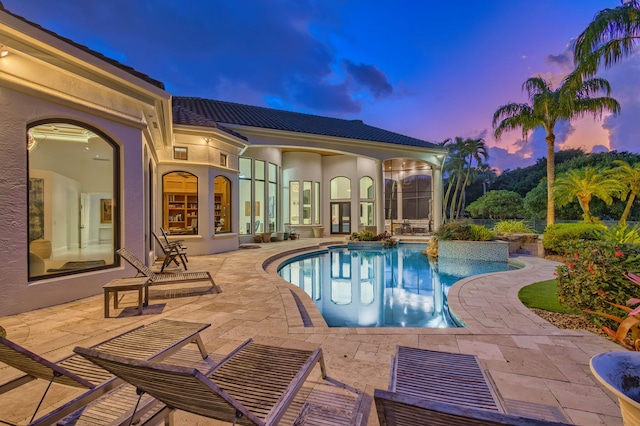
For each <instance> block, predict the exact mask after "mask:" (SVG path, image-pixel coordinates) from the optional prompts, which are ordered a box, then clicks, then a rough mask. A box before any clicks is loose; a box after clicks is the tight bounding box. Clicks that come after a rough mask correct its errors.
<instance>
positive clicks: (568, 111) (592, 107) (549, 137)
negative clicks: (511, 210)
mask: <svg viewBox="0 0 640 426" xmlns="http://www.w3.org/2000/svg"><path fill="white" fill-rule="evenodd" d="M522 89H523V90H526V91H527V93H528V95H529V101H530V104H516V103H511V104H507V105H503V106H501V107H499V108H498V110H497V111H496V112H495V113H494V114H493V128H494V129H495V130H494V136H495V138H496V139H499V138H500V137H501V136H502V134H503V133H504V132H506V131H509V130H515V129H518V128H521V129H522V137H523V138H524V139H525V140H526V139H527V136H528V135H529V132H530V131H532V130H534V129H536V128H538V127H542V128H543V129H544V130H545V132H546V137H545V140H546V141H547V225H550V224H553V223H554V221H555V217H554V208H555V207H554V200H553V194H552V191H551V187H552V186H553V182H554V177H555V163H554V162H555V152H554V149H555V141H556V135H555V128H556V124H558V123H559V122H561V121H570V120H571V119H573V118H577V117H582V116H584V115H586V114H592V115H593V116H594V117H597V116H600V115H602V113H603V112H604V111H611V112H612V113H614V114H617V113H618V112H619V111H620V104H619V103H618V101H616V100H615V99H613V98H611V97H610V96H609V94H610V93H611V87H610V86H609V82H608V81H607V80H604V79H602V78H592V79H590V80H586V81H583V80H582V79H580V78H579V76H577V75H576V74H570V75H569V76H567V77H566V78H565V79H564V81H563V82H562V84H561V85H560V87H558V88H557V89H555V90H552V89H551V84H550V83H549V82H548V81H546V80H544V79H543V78H542V77H532V78H529V79H528V80H527V81H525V82H524V84H523V85H522ZM600 91H604V92H605V93H606V96H604V97H597V98H592V97H591V96H592V95H595V94H597V93H598V92H600Z"/></svg>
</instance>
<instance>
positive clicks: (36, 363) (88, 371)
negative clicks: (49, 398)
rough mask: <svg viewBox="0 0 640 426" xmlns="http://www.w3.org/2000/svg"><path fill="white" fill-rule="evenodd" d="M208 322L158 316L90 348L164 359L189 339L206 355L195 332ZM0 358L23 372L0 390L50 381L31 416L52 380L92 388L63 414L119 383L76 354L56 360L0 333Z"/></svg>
mask: <svg viewBox="0 0 640 426" xmlns="http://www.w3.org/2000/svg"><path fill="white" fill-rule="evenodd" d="M209 326H210V324H201V323H190V322H182V321H171V320H160V321H157V322H154V323H151V324H148V325H145V326H140V327H137V328H135V329H133V330H130V331H127V332H125V333H123V334H120V335H118V336H116V337H114V338H112V339H109V340H106V341H104V342H102V343H99V344H98V345H96V346H93V348H97V349H99V350H100V351H102V352H103V353H112V354H123V353H126V354H127V355H128V356H130V357H132V358H135V359H144V360H155V359H163V358H165V357H167V356H169V355H171V354H173V353H174V352H176V351H177V350H179V349H180V348H182V347H183V346H185V345H187V344H189V343H196V344H198V347H199V349H200V352H201V353H202V354H203V357H206V351H205V350H204V344H203V343H202V341H201V339H200V337H199V335H198V333H199V332H200V331H202V330H204V329H205V328H207V327H209ZM0 361H1V362H3V363H5V364H7V365H9V366H11V367H13V368H15V369H17V370H20V371H22V372H23V373H25V374H26V375H24V376H20V377H17V378H15V379H13V380H10V381H8V382H6V383H4V384H2V385H0V394H3V393H5V392H8V391H10V390H12V389H15V388H17V387H19V386H22V385H23V384H25V383H28V382H30V381H32V380H35V379H43V380H47V381H48V382H49V385H48V386H47V388H46V389H45V391H44V394H43V395H42V398H41V399H40V402H39V403H38V405H37V407H36V409H35V411H34V413H33V418H35V415H36V414H37V412H38V410H39V408H40V405H41V404H42V401H43V400H44V397H45V396H46V394H47V393H48V391H49V389H50V387H51V385H52V384H53V383H54V382H55V383H58V384H62V385H66V386H73V387H80V388H88V389H91V390H90V391H89V392H86V393H85V394H83V395H82V396H81V397H79V398H78V399H77V401H76V400H74V401H72V402H73V404H71V403H69V404H66V405H65V406H63V407H67V405H70V404H71V405H70V407H75V408H73V409H72V410H71V411H68V409H65V410H64V412H65V413H66V414H64V415H67V414H69V413H71V412H73V411H75V410H77V409H78V408H79V407H81V406H83V405H85V404H87V403H88V402H90V401H92V400H94V399H96V398H98V397H99V396H101V395H103V394H104V393H106V392H108V391H110V390H112V389H113V388H115V387H116V386H117V385H119V384H121V383H122V381H121V380H119V379H117V378H115V377H113V375H112V374H111V373H109V372H108V371H106V370H104V369H102V368H100V367H98V366H96V365H94V364H92V363H91V362H88V361H87V360H86V359H84V358H82V357H79V356H77V355H72V356H70V357H67V358H64V359H62V360H60V361H58V362H51V361H48V360H47V359H45V358H43V357H41V356H39V355H37V354H35V353H33V352H31V351H29V350H28V349H25V348H23V347H22V346H20V345H18V344H16V343H14V342H11V341H10V340H8V339H6V338H2V337H0ZM63 407H61V408H63ZM64 415H62V416H60V417H57V419H59V418H62V417H64ZM54 417H55V416H54ZM33 418H32V421H33ZM57 419H56V420H57ZM50 421H51V420H50ZM36 422H39V420H38V421H36ZM34 424H35V423H34ZM40 424H50V423H46V422H44V423H40Z"/></svg>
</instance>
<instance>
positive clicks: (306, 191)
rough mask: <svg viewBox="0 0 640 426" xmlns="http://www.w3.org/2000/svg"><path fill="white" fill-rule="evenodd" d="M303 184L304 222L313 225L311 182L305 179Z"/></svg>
mask: <svg viewBox="0 0 640 426" xmlns="http://www.w3.org/2000/svg"><path fill="white" fill-rule="evenodd" d="M302 185H303V186H302V223H303V224H304V225H311V182H309V181H306V180H305V181H304V182H303V184H302Z"/></svg>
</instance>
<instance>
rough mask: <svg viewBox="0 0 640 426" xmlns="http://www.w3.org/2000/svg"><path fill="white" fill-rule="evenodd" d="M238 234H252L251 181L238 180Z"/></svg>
mask: <svg viewBox="0 0 640 426" xmlns="http://www.w3.org/2000/svg"><path fill="white" fill-rule="evenodd" d="M240 233H241V234H245V235H251V234H253V228H252V227H251V180H250V179H240Z"/></svg>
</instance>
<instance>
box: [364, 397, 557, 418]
mask: <svg viewBox="0 0 640 426" xmlns="http://www.w3.org/2000/svg"><path fill="white" fill-rule="evenodd" d="M460 390H461V391H462V393H463V394H466V392H465V391H464V389H462V388H461V389H460ZM373 398H374V400H375V404H376V411H377V413H378V419H379V420H380V426H415V425H423V426H430V425H434V426H443V425H447V426H474V425H477V426H480V425H482V426H485V425H514V426H529V425H530V426H534V425H537V426H545V425H546V426H552V425H557V426H560V425H567V423H558V422H553V421H548V420H540V419H533V418H528V417H520V416H516V415H511V414H504V413H500V412H497V411H490V410H484V409H480V408H472V407H468V406H461V405H459V404H458V403H457V402H456V403H453V404H452V403H446V402H437V401H433V400H430V399H425V398H416V397H413V396H409V395H403V394H400V393H396V392H390V391H383V390H380V389H375V390H374V392H373Z"/></svg>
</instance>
